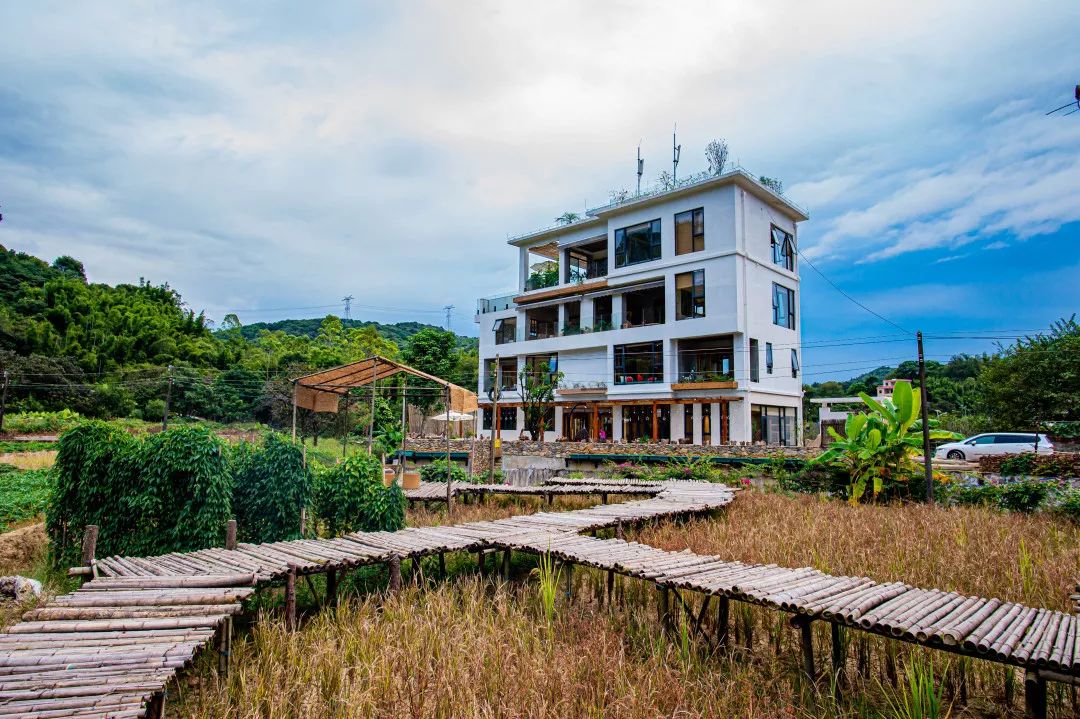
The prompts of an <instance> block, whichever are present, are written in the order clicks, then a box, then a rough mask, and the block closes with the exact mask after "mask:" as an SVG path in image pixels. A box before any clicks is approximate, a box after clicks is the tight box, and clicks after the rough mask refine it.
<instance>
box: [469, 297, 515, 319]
mask: <svg viewBox="0 0 1080 719" xmlns="http://www.w3.org/2000/svg"><path fill="white" fill-rule="evenodd" d="M513 308H514V295H512V294H511V295H498V296H497V297H481V298H480V299H478V300H477V301H476V314H478V315H485V314H487V313H489V312H503V311H504V310H511V309H513Z"/></svg>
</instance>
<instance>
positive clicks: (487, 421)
mask: <svg viewBox="0 0 1080 719" xmlns="http://www.w3.org/2000/svg"><path fill="white" fill-rule="evenodd" d="M481 429H491V407H484V424H483V425H482V426H481Z"/></svg>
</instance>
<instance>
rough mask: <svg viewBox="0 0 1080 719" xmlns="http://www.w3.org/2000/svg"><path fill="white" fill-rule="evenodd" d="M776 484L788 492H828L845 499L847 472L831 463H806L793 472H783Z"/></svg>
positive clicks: (847, 482) (848, 481)
mask: <svg viewBox="0 0 1080 719" xmlns="http://www.w3.org/2000/svg"><path fill="white" fill-rule="evenodd" d="M777 484H778V485H779V486H780V488H781V489H783V490H786V491H788V492H801V493H805V494H828V495H830V496H833V497H841V498H843V499H847V489H848V485H849V484H850V480H849V479H848V474H847V472H846V471H844V470H843V469H841V468H839V467H836V466H833V465H831V464H812V463H807V464H805V465H803V466H802V467H801V468H800V469H799V470H797V471H795V472H784V473H783V474H782V475H781V476H780V477H779V478H777Z"/></svg>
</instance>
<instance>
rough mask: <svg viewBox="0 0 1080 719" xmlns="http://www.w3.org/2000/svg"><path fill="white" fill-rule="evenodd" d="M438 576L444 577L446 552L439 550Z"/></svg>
mask: <svg viewBox="0 0 1080 719" xmlns="http://www.w3.org/2000/svg"><path fill="white" fill-rule="evenodd" d="M439 576H440V577H443V578H446V552H439Z"/></svg>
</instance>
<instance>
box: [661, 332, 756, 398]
mask: <svg viewBox="0 0 1080 719" xmlns="http://www.w3.org/2000/svg"><path fill="white" fill-rule="evenodd" d="M678 355H679V378H678V381H677V382H674V383H672V385H671V389H673V390H704V389H736V388H737V387H738V386H739V385H738V382H736V381H735V344H734V339H733V338H732V336H731V335H714V336H711V337H700V338H696V339H685V340H679V347H678Z"/></svg>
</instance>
